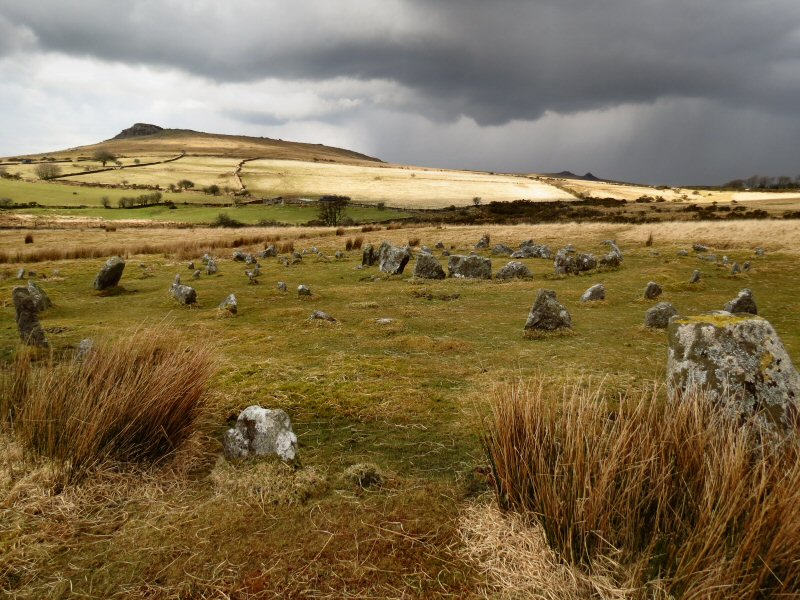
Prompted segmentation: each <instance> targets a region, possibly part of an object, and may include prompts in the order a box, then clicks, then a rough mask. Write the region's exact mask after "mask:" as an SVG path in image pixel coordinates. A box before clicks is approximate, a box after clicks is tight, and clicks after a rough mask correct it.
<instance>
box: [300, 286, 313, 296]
mask: <svg viewBox="0 0 800 600" xmlns="http://www.w3.org/2000/svg"><path fill="white" fill-rule="evenodd" d="M297 295H298V296H310V295H311V288H310V287H308V286H307V285H303V284H300V285H298V286H297Z"/></svg>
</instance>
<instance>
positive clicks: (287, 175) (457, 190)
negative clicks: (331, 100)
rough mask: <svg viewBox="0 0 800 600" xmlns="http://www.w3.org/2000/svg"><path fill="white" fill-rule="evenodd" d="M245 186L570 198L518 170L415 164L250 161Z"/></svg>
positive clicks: (394, 195) (414, 204) (283, 191)
mask: <svg viewBox="0 0 800 600" xmlns="http://www.w3.org/2000/svg"><path fill="white" fill-rule="evenodd" d="M242 179H243V181H244V183H245V186H246V187H247V189H248V190H249V191H250V192H251V193H253V194H255V195H261V196H271V197H275V196H309V197H317V196H322V195H325V194H340V195H345V196H350V198H352V200H353V201H355V202H372V203H377V202H385V203H386V205H387V206H391V207H400V206H403V207H406V208H445V207H448V206H451V205H455V206H469V205H471V204H472V203H473V199H474V198H476V197H477V198H480V199H481V201H482V202H491V201H510V200H520V199H528V200H574V197H573V196H572V195H570V194H569V193H567V192H565V191H563V190H560V189H558V188H556V187H554V186H551V185H548V184H545V183H542V182H541V181H538V180H537V179H535V178H532V177H527V176H522V175H492V174H490V173H479V172H471V171H450V170H445V169H424V168H419V167H399V166H388V165H386V166H365V165H359V166H354V165H330V164H320V163H314V162H302V161H288V160H258V161H253V162H249V163H247V164H246V165H245V168H244V169H243V171H242Z"/></svg>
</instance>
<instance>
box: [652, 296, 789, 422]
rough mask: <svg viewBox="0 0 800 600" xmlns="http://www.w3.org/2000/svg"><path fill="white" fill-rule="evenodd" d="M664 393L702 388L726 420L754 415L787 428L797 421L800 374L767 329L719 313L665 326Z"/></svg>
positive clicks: (748, 319)
mask: <svg viewBox="0 0 800 600" xmlns="http://www.w3.org/2000/svg"><path fill="white" fill-rule="evenodd" d="M667 385H668V387H667V390H668V392H669V393H670V395H673V396H674V395H676V394H680V393H681V392H684V391H686V390H691V389H693V388H701V389H703V390H705V392H706V393H707V394H708V398H709V399H710V400H711V401H713V402H715V403H717V404H718V405H719V406H720V408H721V409H722V410H724V411H725V412H727V413H728V414H729V415H730V416H732V417H735V418H739V417H742V416H750V415H757V418H758V419H759V420H760V421H762V422H763V423H765V424H769V425H773V426H778V427H779V428H781V429H785V428H792V427H793V423H795V422H796V419H797V416H798V408H800V407H798V402H799V401H800V374H798V372H797V370H796V369H795V367H794V365H793V364H792V360H791V358H790V357H789V355H788V353H787V352H786V349H785V348H784V346H783V344H782V343H781V340H780V338H779V337H778V334H777V333H776V332H775V329H773V327H772V325H770V323H769V322H768V321H766V320H764V319H762V318H760V317H757V316H751V315H744V314H740V315H733V314H731V313H729V312H724V311H719V312H715V313H711V314H707V315H700V316H697V317H688V318H678V319H673V320H672V322H671V323H670V325H669V358H668V361H667Z"/></svg>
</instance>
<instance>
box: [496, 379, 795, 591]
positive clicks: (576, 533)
mask: <svg viewBox="0 0 800 600" xmlns="http://www.w3.org/2000/svg"><path fill="white" fill-rule="evenodd" d="M774 435H775V434H773V433H771V432H769V431H765V430H761V429H759V428H758V427H757V426H756V425H755V424H753V423H746V424H744V425H743V424H741V423H738V422H736V421H735V420H733V419H731V418H728V417H725V416H724V415H722V414H720V413H719V412H718V411H716V410H715V408H714V406H713V405H712V403H710V402H708V401H707V400H706V399H705V398H704V397H703V396H702V394H699V393H690V394H687V395H685V396H684V397H683V398H681V399H677V400H674V401H665V400H663V399H661V398H660V397H659V396H658V395H657V394H656V393H653V392H651V393H645V394H638V395H637V394H634V395H631V396H628V397H623V398H621V399H620V401H619V403H618V404H617V405H616V406H615V407H613V408H612V407H610V405H609V404H607V403H606V402H605V401H604V400H603V398H602V397H601V394H600V392H599V391H597V390H595V391H590V390H587V389H585V388H581V387H579V386H575V387H574V388H573V389H571V390H567V391H565V392H564V393H563V394H560V395H559V394H550V393H546V392H545V391H544V388H543V387H542V385H541V384H540V385H539V386H538V387H526V386H524V385H511V386H508V387H506V388H503V389H501V390H500V391H499V392H498V393H497V394H496V395H495V398H494V401H493V411H492V415H491V417H490V418H489V420H488V423H487V428H486V433H485V436H484V443H485V446H486V449H487V452H488V455H489V457H490V461H491V464H492V469H493V475H494V486H495V492H496V496H497V499H498V501H499V503H500V505H501V507H502V508H504V509H507V510H512V511H515V512H519V513H521V514H523V515H526V516H527V517H528V518H529V519H531V520H532V521H534V522H536V523H537V524H538V525H539V526H540V527H541V528H542V529H543V531H544V534H545V536H546V539H547V542H548V545H549V546H550V547H551V548H552V549H553V550H555V551H556V553H557V554H558V556H559V557H560V558H561V560H562V561H564V562H565V563H568V564H572V565H579V566H581V567H582V569H583V572H586V573H588V574H591V573H592V572H605V573H607V572H608V566H609V565H610V564H614V565H616V567H615V571H616V575H615V577H616V579H617V580H618V583H619V585H620V586H621V587H626V588H628V589H629V590H638V592H637V593H636V594H635V595H634V596H631V597H649V596H648V595H647V593H646V590H647V589H648V587H649V588H650V589H652V588H659V589H662V590H667V591H668V593H669V594H672V595H673V596H674V597H680V598H684V599H688V598H692V599H695V598H696V599H700V598H703V599H706V598H732V597H735V598H739V599H741V598H753V599H755V598H768V597H790V596H791V597H796V596H793V594H796V592H797V590H798V589H800V561H798V559H797V548H799V547H800V439H799V438H798V436H797V435H791V436H789V437H788V438H785V439H777V438H776V437H774Z"/></svg>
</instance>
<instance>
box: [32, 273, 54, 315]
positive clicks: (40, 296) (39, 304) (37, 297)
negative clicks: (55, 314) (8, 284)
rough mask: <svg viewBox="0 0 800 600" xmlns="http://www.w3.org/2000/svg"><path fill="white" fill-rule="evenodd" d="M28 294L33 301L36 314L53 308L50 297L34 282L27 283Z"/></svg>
mask: <svg viewBox="0 0 800 600" xmlns="http://www.w3.org/2000/svg"><path fill="white" fill-rule="evenodd" d="M28 292H30V295H31V298H32V299H33V305H34V308H36V312H42V311H43V310H47V309H48V308H50V307H52V306H53V303H52V302H51V301H50V297H49V296H48V295H47V294H46V293H45V291H44V290H43V289H42V288H41V287H39V285H38V284H37V283H36V282H35V281H33V280H31V281H28Z"/></svg>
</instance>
